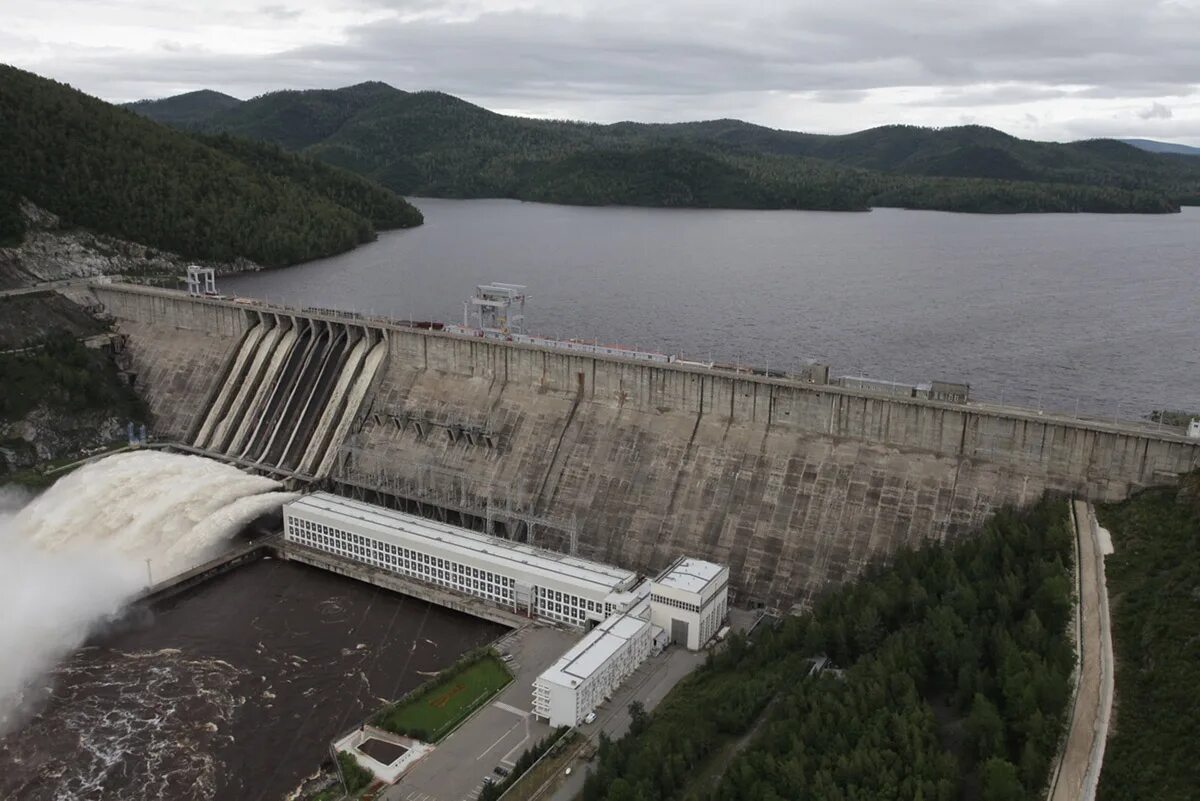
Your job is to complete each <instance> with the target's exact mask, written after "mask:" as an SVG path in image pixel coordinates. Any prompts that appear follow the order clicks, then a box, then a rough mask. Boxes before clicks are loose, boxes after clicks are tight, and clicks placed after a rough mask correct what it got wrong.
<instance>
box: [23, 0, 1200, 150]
mask: <svg viewBox="0 0 1200 801" xmlns="http://www.w3.org/2000/svg"><path fill="white" fill-rule="evenodd" d="M0 19H3V23H2V24H0V60H4V61H8V62H11V63H13V64H15V65H17V66H20V67H23V68H25V69H29V70H32V71H34V72H37V73H40V74H42V75H46V76H49V77H52V78H56V79H58V80H61V81H65V82H67V83H70V84H72V85H74V86H76V87H78V88H80V89H82V90H84V91H86V92H89V93H91V94H94V95H97V96H99V97H102V98H105V99H106V100H112V101H126V100H136V99H140V98H144V97H165V96H168V95H172V94H177V93H179V92H185V91H189V90H192V89H201V88H209V89H217V90H219V91H222V92H226V93H228V94H231V95H234V96H237V97H242V98H247V97H252V96H254V95H257V94H261V93H263V92H267V91H271V90H274V89H300V88H333V87H337V86H345V85H347V84H352V83H357V82H360V81H366V80H379V81H386V82H387V83H390V84H392V85H393V86H396V87H398V88H401V89H440V90H443V91H446V92H450V93H451V94H455V95H458V96H460V97H463V98H465V99H467V100H470V101H472V102H475V103H479V104H480V105H483V106H486V107H488V108H491V109H495V110H497V111H502V112H507V113H513V114H524V115H531V116H541V117H560V118H571V119H582V120H593V121H598V122H611V121H615V120H622V119H633V120H645V121H671V120H698V119H711V118H715V117H738V118H741V119H745V120H749V121H751V122H756V123H760V124H764V125H770V126H773V127H778V128H790V129H795V130H804V131H817V132H829V133H840V132H847V131H853V130H859V129H862V128H867V127H871V126H874V125H880V124H884V123H892V122H902V123H914V124H921V125H957V124H961V123H980V124H985V125H993V126H996V127H998V128H1001V129H1004V130H1006V131H1009V132H1010V133H1013V134H1016V135H1018V136H1023V137H1029V138H1036V139H1055V140H1070V139H1079V138H1085V137H1092V136H1143V137H1147V138H1153V139H1164V140H1169V141H1177V142H1184V143H1187V144H1193V145H1200V96H1198V95H1197V87H1198V83H1200V0H1120V1H1119V2H1118V1H1115V0H984V2H977V1H976V0H895V2H889V0H791V2H754V0H608V1H607V2H592V1H591V0H330V1H329V2H319V1H318V0H267V2H266V3H263V4H261V5H259V4H256V2H255V0H247V1H245V2H242V1H239V0H202V2H199V3H183V2H179V1H178V0H26V1H24V2H22V0H0Z"/></svg>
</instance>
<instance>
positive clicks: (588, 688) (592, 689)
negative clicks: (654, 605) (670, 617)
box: [533, 612, 652, 726]
mask: <svg viewBox="0 0 1200 801" xmlns="http://www.w3.org/2000/svg"><path fill="white" fill-rule="evenodd" d="M650 629H651V625H650V621H649V620H648V619H647V618H646V617H639V616H638V615H635V614H633V613H632V612H626V613H623V614H618V615H613V616H612V617H610V618H609V619H608V620H605V621H604V622H603V623H601V624H600V625H598V626H596V628H594V629H592V630H591V631H590V632H588V634H587V636H586V637H584V638H583V639H582V640H580V641H579V642H577V643H575V645H574V646H572V647H571V649H570V650H569V651H567V652H566V653H565V654H563V655H562V656H560V657H559V658H558V661H556V662H555V663H554V664H553V665H551V666H550V667H549V668H548V669H547V670H546V671H545V672H544V673H542V675H540V676H538V677H537V679H536V680H535V681H534V683H533V712H534V714H535V715H537V716H538V717H540V718H543V719H545V720H548V721H549V722H550V725H551V726H575V725H578V723H579V722H580V721H581V720H583V719H584V718H585V717H586V716H587V714H588V713H589V712H591V711H593V710H594V709H595V708H596V707H597V706H599V705H600V704H601V703H602V702H603V701H605V700H606V699H607V698H610V697H611V696H612V694H613V692H614V691H615V690H616V689H617V688H618V687H619V686H621V682H623V681H624V680H625V679H626V678H628V677H629V675H630V674H631V673H633V672H634V671H635V670H637V669H638V666H639V665H641V664H642V661H643V660H644V659H645V658H646V657H647V656H648V655H649V653H650V649H651V646H652V642H651V639H652V638H651V632H650Z"/></svg>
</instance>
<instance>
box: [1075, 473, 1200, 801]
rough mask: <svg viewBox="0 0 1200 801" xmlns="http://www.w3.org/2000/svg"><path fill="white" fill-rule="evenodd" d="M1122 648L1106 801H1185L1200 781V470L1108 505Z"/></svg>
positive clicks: (1111, 582)
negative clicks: (1174, 484) (1199, 709)
mask: <svg viewBox="0 0 1200 801" xmlns="http://www.w3.org/2000/svg"><path fill="white" fill-rule="evenodd" d="M1098 515H1099V518H1100V523H1101V524H1102V525H1103V526H1105V527H1106V528H1108V529H1109V531H1110V532H1111V533H1112V538H1113V542H1114V545H1115V552H1114V553H1113V554H1112V555H1111V556H1109V557H1107V558H1106V559H1105V564H1104V569H1105V574H1106V577H1107V580H1108V592H1109V596H1110V598H1111V603H1110V607H1111V614H1112V621H1113V645H1114V648H1115V650H1116V665H1117V671H1116V673H1117V682H1116V688H1117V695H1116V708H1115V713H1114V718H1113V729H1112V732H1113V733H1112V734H1111V735H1110V736H1109V739H1108V745H1107V746H1106V749H1105V753H1104V769H1103V770H1102V771H1101V774H1100V791H1099V794H1098V798H1099V799H1100V801H1141V800H1142V799H1147V798H1153V799H1155V801H1184V800H1185V799H1194V798H1195V797H1196V788H1198V787H1200V761H1198V760H1197V759H1196V754H1197V753H1200V715H1197V714H1196V687H1197V686H1200V473H1193V474H1192V475H1191V476H1189V477H1187V479H1185V481H1184V482H1183V487H1182V488H1181V489H1178V490H1176V489H1156V490H1150V491H1147V492H1144V493H1142V494H1140V495H1137V496H1136V497H1134V498H1131V499H1130V500H1128V501H1125V502H1124V503H1120V504H1113V505H1109V506H1102V507H1100V509H1099V510H1098Z"/></svg>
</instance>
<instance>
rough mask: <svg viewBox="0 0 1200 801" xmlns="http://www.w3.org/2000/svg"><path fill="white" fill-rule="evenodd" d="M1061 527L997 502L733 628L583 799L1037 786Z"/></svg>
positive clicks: (1014, 796)
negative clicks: (988, 510)
mask: <svg viewBox="0 0 1200 801" xmlns="http://www.w3.org/2000/svg"><path fill="white" fill-rule="evenodd" d="M1071 538H1072V533H1071V528H1070V524H1069V520H1068V516H1067V507H1066V504H1065V502H1064V501H1062V500H1061V499H1049V498H1048V499H1044V500H1042V501H1041V502H1039V503H1038V504H1036V505H1035V506H1034V507H1032V508H1030V509H1028V510H1026V511H1022V512H1016V511H1011V510H1006V511H1001V512H999V513H997V514H996V515H995V516H994V517H993V518H992V519H991V520H990V521H989V522H988V523H987V524H985V525H984V527H983V529H982V530H981V531H980V532H978V533H977V534H975V535H972V536H969V537H966V538H963V539H961V540H959V541H957V542H954V543H950V544H944V545H943V544H938V543H934V544H931V545H929V546H928V547H925V548H922V549H919V550H902V551H900V552H898V553H897V554H896V555H895V557H894V558H893V560H892V562H891V564H890V565H888V566H886V567H881V568H878V569H875V570H873V571H872V572H870V573H869V574H868V575H866V576H864V577H863V578H862V579H861V580H860V581H858V582H857V583H855V584H853V585H850V586H846V587H843V588H841V589H839V590H837V591H835V592H833V593H831V594H830V595H829V596H827V597H825V598H824V599H822V600H820V601H819V602H818V603H817V604H816V605H815V607H814V609H813V610H812V612H811V614H806V615H803V616H799V617H789V618H787V619H785V620H783V621H782V622H780V623H779V624H778V625H776V626H773V627H768V628H766V629H765V630H762V631H756V632H755V633H754V635H753V638H752V641H747V640H746V639H743V638H741V637H733V638H731V640H730V641H729V645H728V646H727V647H726V648H725V649H724V650H723V651H721V652H719V653H716V654H713V655H710V657H709V659H708V661H707V662H706V664H705V665H704V666H702V667H701V668H700V669H699V670H698V671H697V672H696V673H695V674H693V675H692V676H690V677H688V678H687V679H686V680H684V681H683V682H681V683H680V685H678V686H677V687H676V689H675V690H674V691H673V692H672V693H671V694H670V695H669V696H668V697H667V698H666V699H665V700H664V701H663V703H662V704H661V705H660V707H659V708H658V709H657V710H655V712H654V714H653V715H651V716H649V717H648V718H646V719H644V720H643V721H641V722H640V723H638V724H637V725H635V726H634V727H632V728H631V730H630V732H629V734H628V735H626V736H625V737H623V738H622V739H621V740H619V741H615V742H613V741H608V740H602V742H601V746H600V750H599V762H598V764H597V766H596V768H595V770H594V771H593V772H592V773H591V774H590V775H589V776H588V778H587V782H586V785H585V788H584V799H585V801H600V800H601V799H609V801H661V800H665V799H684V798H686V799H695V801H708V800H709V799H712V801H716V800H717V799H721V801H809V800H810V799H811V801H842V800H843V799H844V800H845V801H850V800H851V799H880V800H887V799H895V800H896V801H901V800H902V799H903V800H904V801H912V799H923V801H953V800H954V799H980V800H981V801H1018V800H1019V799H1034V798H1036V797H1037V796H1038V794H1039V793H1040V792H1042V791H1043V789H1044V787H1045V785H1046V781H1047V779H1048V771H1049V766H1050V760H1051V759H1052V757H1053V755H1054V754H1055V752H1056V749H1057V745H1058V742H1059V739H1060V737H1061V734H1062V731H1063V727H1064V722H1065V717H1066V705H1067V701H1068V698H1069V695H1070V676H1071V671H1072V667H1073V664H1074V653H1073V651H1072V649H1071V646H1070V643H1069V640H1068V638H1067V636H1066V627H1067V622H1068V620H1069V618H1070V610H1071V604H1072V585H1071V578H1070V576H1071V571H1070V562H1071V558H1072V556H1071V554H1072V548H1071ZM822 657H823V658H827V659H828V660H829V663H828V664H830V665H833V666H836V669H833V670H830V669H826V670H818V669H817V668H818V667H819V666H820V665H821V664H824V663H823V662H821V661H820V660H821V658H822ZM726 763H727V764H726ZM723 765H724V768H723V769H721V768H722V766H723Z"/></svg>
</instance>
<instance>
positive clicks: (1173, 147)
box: [1117, 139, 1200, 156]
mask: <svg viewBox="0 0 1200 801" xmlns="http://www.w3.org/2000/svg"><path fill="white" fill-rule="evenodd" d="M1117 141H1118V142H1124V143H1125V144H1127V145H1133V146H1134V147H1136V148H1137V149H1139V150H1146V151H1149V152H1150V153H1174V154H1176V155H1178V156H1200V147H1192V146H1191V145H1177V144H1175V143H1174V142H1158V141H1155V140H1154V139H1118V140H1117Z"/></svg>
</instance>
